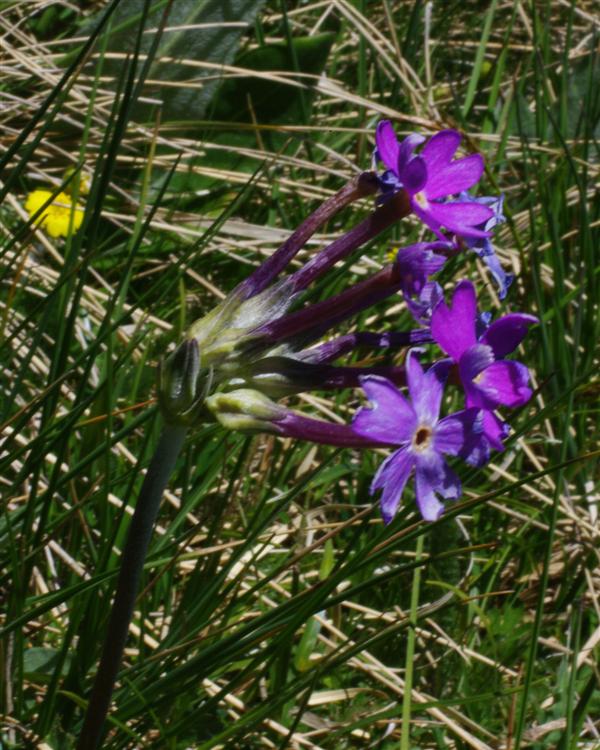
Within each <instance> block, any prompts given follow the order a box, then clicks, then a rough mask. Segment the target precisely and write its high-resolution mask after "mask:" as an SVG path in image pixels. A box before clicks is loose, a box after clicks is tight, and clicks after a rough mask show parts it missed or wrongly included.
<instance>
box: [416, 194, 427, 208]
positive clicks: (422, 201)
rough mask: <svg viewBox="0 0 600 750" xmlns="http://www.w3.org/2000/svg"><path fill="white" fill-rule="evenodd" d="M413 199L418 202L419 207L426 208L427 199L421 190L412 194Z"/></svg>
mask: <svg viewBox="0 0 600 750" xmlns="http://www.w3.org/2000/svg"><path fill="white" fill-rule="evenodd" d="M413 198H414V200H415V201H416V202H417V203H418V205H419V206H420V207H421V208H427V206H428V205H429V201H428V200H427V198H426V197H425V193H424V192H423V191H422V190H421V191H420V192H418V193H415V194H414V195H413Z"/></svg>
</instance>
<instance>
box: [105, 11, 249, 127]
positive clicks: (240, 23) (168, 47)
mask: <svg viewBox="0 0 600 750" xmlns="http://www.w3.org/2000/svg"><path fill="white" fill-rule="evenodd" d="M263 3H264V0H230V2H227V3H223V2H220V1H219V0H174V2H173V4H172V7H171V9H170V11H169V14H168V18H167V23H166V26H165V29H164V32H163V34H162V38H161V41H160V43H159V45H158V50H157V53H156V56H155V58H154V60H153V61H152V63H151V65H150V70H149V73H148V76H147V79H146V84H145V86H144V89H143V92H142V96H143V97H144V98H150V99H152V100H155V101H156V102H157V103H159V104H160V111H161V120H162V121H163V122H165V121H173V120H179V121H180V120H186V121H189V120H198V119H202V117H204V114H205V112H206V108H207V106H208V104H209V102H210V101H211V99H212V97H213V95H214V92H215V90H216V89H217V87H218V85H219V82H220V80H221V77H222V69H221V66H222V65H227V64H229V63H231V61H232V60H233V57H234V55H235V53H236V50H237V48H238V46H239V43H240V39H241V37H242V34H243V33H244V32H245V31H246V30H247V28H248V27H249V25H250V24H251V23H252V22H253V21H254V19H255V17H256V15H257V13H258V12H259V10H260V8H261V7H262V5H263ZM144 5H145V3H144V0H127V1H126V2H122V3H121V4H120V6H119V8H118V9H117V11H116V13H115V19H114V22H113V24H112V29H111V32H110V38H109V40H108V45H107V60H105V71H104V72H105V73H107V74H108V75H112V76H114V77H115V79H117V78H118V76H119V73H120V69H121V67H122V65H123V61H124V59H125V56H126V55H127V54H128V53H131V52H133V49H134V46H135V38H136V33H137V30H138V27H139V24H140V23H143V24H144V29H145V30H144V37H143V40H142V46H141V52H142V55H143V54H145V53H148V52H149V51H150V49H151V46H152V44H153V41H154V36H155V34H156V33H158V28H159V27H160V24H161V21H162V18H163V14H164V12H165V7H166V5H167V3H166V2H165V0H161V1H160V2H155V3H152V5H151V8H150V12H149V13H148V14H147V15H146V18H144ZM117 53H118V54H120V55H122V57H121V58H120V59H118V60H115V59H114V55H115V54H117ZM111 55H112V59H111ZM156 106H157V105H153V104H148V103H144V102H138V103H137V104H136V106H135V109H134V113H133V114H134V118H135V119H146V118H148V117H149V116H150V115H151V114H152V111H153V110H154V109H155V108H156Z"/></svg>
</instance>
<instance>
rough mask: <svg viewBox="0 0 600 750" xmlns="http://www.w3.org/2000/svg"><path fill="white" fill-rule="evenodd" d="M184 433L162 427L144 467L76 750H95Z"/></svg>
mask: <svg viewBox="0 0 600 750" xmlns="http://www.w3.org/2000/svg"><path fill="white" fill-rule="evenodd" d="M186 432H187V428H185V427H181V426H174V425H166V426H165V427H164V428H163V431H162V433H161V436H160V439H159V442H158V445H157V447H156V451H155V452H154V456H153V457H152V461H151V462H150V466H149V467H148V472H147V474H146V477H145V479H144V483H143V485H142V489H141V491H140V496H139V499H138V501H137V504H136V506H135V512H134V514H133V518H132V519H131V525H130V527H129V533H128V535H127V541H126V543H125V547H124V549H123V554H122V557H121V568H120V571H119V580H118V582H117V590H116V593H115V600H114V603H113V607H112V612H111V614H110V621H109V623H108V630H107V632H106V638H105V640H104V648H103V650H102V657H101V659H100V665H99V667H98V672H97V674H96V681H95V682H94V687H93V688H92V693H91V695H90V699H89V702H88V707H87V712H86V715H85V719H84V722H83V727H82V729H81V734H80V736H79V740H78V743H77V750H96V748H97V747H99V745H100V741H101V739H102V736H103V733H104V721H105V719H106V715H107V713H108V708H109V706H110V699H111V696H112V692H113V688H114V685H115V681H116V679H117V673H118V671H119V667H120V665H121V658H122V656H123V650H124V648H125V643H126V640H127V633H128V631H129V624H130V622H131V618H132V616H133V609H134V605H135V598H136V595H137V592H138V588H139V584H140V578H141V575H142V570H143V567H144V561H145V559H146V553H147V551H148V545H149V543H150V539H151V537H152V530H153V528H154V522H155V520H156V516H157V514H158V508H159V506H160V501H161V499H162V496H163V492H164V489H165V487H166V486H167V482H168V481H169V477H170V476H171V472H172V471H173V468H174V466H175V462H176V460H177V456H178V455H179V452H180V450H181V447H182V445H183V441H184V439H185V435H186Z"/></svg>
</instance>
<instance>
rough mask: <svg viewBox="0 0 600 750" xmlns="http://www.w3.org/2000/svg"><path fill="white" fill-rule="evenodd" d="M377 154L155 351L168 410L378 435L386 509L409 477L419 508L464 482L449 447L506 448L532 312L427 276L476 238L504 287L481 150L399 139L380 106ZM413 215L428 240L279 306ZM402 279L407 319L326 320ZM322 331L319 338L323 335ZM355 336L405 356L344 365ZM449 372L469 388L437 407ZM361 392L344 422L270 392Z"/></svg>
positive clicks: (257, 427)
mask: <svg viewBox="0 0 600 750" xmlns="http://www.w3.org/2000/svg"><path fill="white" fill-rule="evenodd" d="M375 140H376V148H375V151H374V162H375V163H376V164H380V163H381V164H383V167H384V169H383V170H382V171H379V172H377V171H372V172H365V173H363V174H361V175H359V176H358V177H356V178H354V179H352V180H351V181H350V182H349V183H348V184H346V185H345V186H344V187H342V189H341V190H340V191H339V192H338V193H337V194H336V195H334V196H333V197H332V198H330V199H329V200H327V201H326V202H325V203H324V204H323V205H321V206H320V207H319V208H318V209H317V210H316V211H315V212H314V213H313V214H312V215H311V216H309V217H308V218H307V219H306V220H305V221H304V222H303V223H302V224H301V225H300V226H299V227H298V229H296V231H295V232H294V233H293V234H292V235H291V236H290V237H289V239H288V240H287V241H286V242H285V243H284V244H283V245H282V246H281V247H280V248H279V249H278V250H277V251H276V252H275V253H274V254H273V255H272V256H271V257H270V258H268V259H267V260H266V261H265V262H264V263H263V264H262V265H261V266H260V267H259V268H257V269H256V270H255V271H254V272H253V273H252V274H251V275H250V276H249V277H248V278H247V279H246V280H245V281H243V282H242V283H241V284H240V285H239V286H238V287H237V288H236V289H234V290H233V291H232V292H231V293H230V294H229V296H228V297H227V298H226V299H225V300H224V301H223V302H222V303H221V304H220V305H219V306H218V307H216V308H215V309H214V310H213V311H212V312H210V313H209V314H208V315H206V316H205V317H204V318H202V319H201V320H199V321H197V322H196V323H194V324H193V325H192V326H191V328H190V329H189V331H188V333H187V335H186V338H185V340H184V342H183V343H182V344H181V345H180V346H179V347H178V348H177V349H176V350H175V352H174V353H173V354H172V355H171V356H170V357H169V358H168V359H167V360H166V361H165V363H164V364H163V367H162V368H161V374H160V379H159V400H160V404H161V406H162V410H163V413H164V415H165V417H166V419H167V421H168V422H171V423H175V424H184V425H193V424H194V423H196V422H197V421H198V420H202V419H210V418H212V419H216V420H218V421H219V422H220V423H221V424H222V425H223V426H225V427H226V428H228V429H234V430H252V431H264V432H269V433H273V434H276V435H281V436H286V437H295V438H301V439H304V440H310V441H313V442H316V443H322V444H328V445H335V446H347V447H354V448H369V447H384V446H389V447H390V448H392V449H393V452H392V453H391V454H390V455H389V456H388V457H387V458H386V459H385V460H384V461H383V463H382V464H381V466H380V467H379V470H378V471H377V473H376V475H375V477H374V479H373V482H372V485H371V492H373V493H375V492H377V491H381V511H382V515H383V518H384V520H385V522H389V521H391V520H392V518H393V517H394V514H395V512H396V510H397V508H398V505H399V503H400V500H401V497H402V494H403V491H404V488H405V487H406V484H407V483H408V482H409V480H411V478H413V477H414V488H415V497H416V502H417V505H418V508H419V510H420V512H421V514H422V516H423V518H425V519H426V520H430V521H431V520H435V519H437V518H438V517H439V515H440V514H441V513H442V512H443V509H444V504H443V501H444V500H455V499H457V498H458V497H459V496H460V494H461V484H460V480H459V478H458V477H457V475H456V474H455V473H454V471H453V470H452V469H451V468H450V467H449V466H448V464H447V463H446V458H445V457H446V456H458V457H459V458H460V459H462V460H463V461H465V462H466V463H467V464H470V465H474V466H481V465H483V464H484V463H485V462H486V461H488V460H489V456H490V452H491V451H492V450H497V451H501V450H502V449H503V441H504V439H505V438H506V437H507V435H508V432H509V427H508V425H507V423H506V422H505V421H504V418H503V416H502V415H501V413H500V412H499V410H501V409H514V408H516V407H519V406H522V405H523V404H525V403H526V402H527V401H528V399H529V398H530V397H531V389H530V387H529V372H528V370H527V367H526V366H525V365H523V364H521V363H520V362H516V361H514V360H511V359H507V358H506V357H507V355H509V354H511V353H512V352H513V351H514V350H515V349H516V347H517V346H518V345H519V343H520V342H521V341H522V340H523V338H524V336H525V335H526V333H527V331H528V328H529V326H530V325H532V324H534V323H536V322H537V321H536V318H534V317H533V316H532V315H528V314H524V313H510V314H507V315H504V316H503V317H500V318H498V319H497V320H495V321H493V322H490V316H489V315H487V314H483V313H478V311H477V299H476V293H475V287H474V286H473V284H472V283H471V282H470V281H468V280H464V279H463V280H460V281H458V283H457V284H456V285H455V287H454V290H453V291H451V292H450V294H449V295H448V298H449V301H448V302H447V301H446V299H445V295H444V292H443V290H442V288H441V286H440V285H439V284H438V283H437V282H436V281H435V280H432V278H431V277H432V276H434V275H435V274H436V273H438V272H439V271H440V270H441V269H442V267H443V266H444V264H445V263H446V261H447V260H448V258H450V257H454V256H456V255H457V254H458V253H461V252H467V251H468V252H474V253H476V254H477V255H478V256H479V257H481V258H482V259H483V261H484V262H485V263H486V264H487V266H488V268H489V270H490V272H491V274H492V276H493V278H494V279H495V281H496V283H497V285H498V294H499V297H500V299H503V298H504V297H505V296H506V292H507V289H508V286H509V285H510V283H511V280H512V277H511V276H509V275H508V274H506V273H504V271H503V269H502V267H501V265H500V263H499V261H498V258H497V257H496V254H495V252H494V248H493V246H492V244H491V236H492V230H493V228H494V227H495V226H496V225H497V224H499V223H500V222H502V221H503V220H504V217H503V215H502V199H501V198H497V197H489V196H484V197H475V196H474V195H472V194H470V193H469V192H468V191H469V190H471V189H472V188H474V186H475V185H476V184H477V183H478V182H479V180H480V178H481V175H482V173H483V169H484V163H483V158H482V157H481V156H480V155H479V154H471V155H469V156H463V157H462V158H455V156H456V152H457V150H458V147H459V144H460V141H461V137H460V135H459V133H457V132H456V131H455V130H443V131H441V132H438V133H436V134H435V135H434V136H432V137H431V138H429V139H428V140H427V139H425V138H424V137H423V136H421V135H417V134H413V135H409V136H408V137H407V138H405V139H404V140H403V141H399V140H398V139H397V137H396V135H395V133H394V131H393V128H392V125H391V123H390V122H388V121H384V122H381V123H379V125H378V127H377V132H376V136H375ZM366 196H374V197H375V199H376V200H375V207H374V208H373V210H372V212H371V213H370V215H368V216H367V217H366V218H365V219H364V220H363V221H361V222H360V223H359V224H357V225H356V226H355V227H353V228H352V229H350V231H348V232H346V233H345V234H343V235H342V236H340V237H338V238H337V239H336V240H334V241H333V242H332V243H331V244H329V245H328V246H327V247H325V248H324V249H322V250H321V251H320V252H319V253H318V254H316V255H315V256H314V257H312V258H311V259H310V260H309V261H308V262H306V264H305V265H304V266H302V267H300V268H299V269H298V270H295V271H294V272H292V273H287V274H286V273H285V271H286V269H287V268H288V266H289V264H290V261H291V260H292V259H293V258H294V256H295V255H296V254H297V253H298V251H299V250H300V249H301V248H302V247H303V246H304V245H305V244H306V242H307V240H308V239H309V238H310V237H311V236H312V235H313V234H314V233H315V232H316V231H317V230H318V229H319V228H320V227H321V226H323V224H324V223H325V222H327V221H328V220H329V219H331V218H332V217H333V216H334V215H335V214H336V213H337V212H339V211H340V210H341V209H342V208H344V207H345V206H347V205H349V204H350V203H352V202H353V201H355V200H357V199H360V198H364V197H366ZM409 214H413V215H414V216H416V217H417V218H418V219H419V220H420V221H421V222H422V223H423V225H424V229H425V232H426V233H430V238H429V240H427V241H422V242H418V243H416V244H412V245H409V246H408V247H404V248H401V249H400V250H399V251H398V252H397V254H396V255H395V257H394V259H393V261H392V262H390V263H389V264H388V265H387V266H385V267H384V268H383V269H382V270H380V271H379V272H377V273H375V274H373V275H372V276H370V277H368V278H366V279H365V280H363V281H360V282H359V283H357V284H355V285H354V286H352V287H350V288H348V289H346V290H345V291H343V292H342V293H340V294H338V295H336V296H334V297H331V298H329V299H326V300H324V301H322V302H319V303H316V304H312V305H308V306H304V307H301V308H300V309H296V310H293V311H290V310H291V309H292V306H293V305H294V302H295V301H296V300H297V299H298V297H299V296H300V295H301V294H302V293H303V292H304V291H305V290H306V289H307V287H309V285H310V284H312V283H313V282H314V281H316V280H317V279H319V278H320V277H322V275H323V274H324V273H326V272H327V271H328V269H330V268H331V267H332V266H334V265H335V264H336V263H337V262H339V261H341V260H343V259H344V258H346V257H347V256H348V255H349V254H350V253H352V252H354V251H355V250H357V249H358V248H360V247H361V246H363V245H364V244H365V243H367V242H370V241H371V240H373V238H375V237H376V236H377V235H379V234H380V233H381V232H383V231H384V230H385V229H387V228H389V227H390V226H391V225H392V224H394V223H395V222H397V221H399V220H401V219H403V218H405V217H407V216H408V215H409ZM398 293H400V294H402V295H403V296H404V298H405V300H406V303H407V306H408V309H409V311H410V312H411V314H412V317H413V319H414V325H413V326H412V328H410V329H409V330H392V331H386V332H380V331H358V332H355V333H349V334H345V335H338V336H336V335H335V334H334V335H333V336H331V331H332V329H335V327H336V326H337V325H338V324H339V323H341V322H342V321H345V320H347V319H349V318H351V317H352V316H354V315H355V314H356V313H358V312H360V311H361V310H364V309H365V308H367V307H370V306H371V305H373V304H374V303H376V302H379V301H380V300H382V299H384V298H386V297H389V296H391V295H395V294H398ZM327 334H329V336H330V337H329V338H328V340H325V341H323V337H324V336H325V335H327ZM358 349H371V350H378V349H379V350H381V349H388V350H390V349H393V350H402V349H404V350H406V352H407V353H406V357H405V359H404V362H405V364H404V365H403V366H388V367H384V366H369V367H357V366H347V365H346V366H345V365H343V364H338V360H339V359H340V358H341V357H342V356H343V355H347V354H349V353H351V352H353V351H355V350H358ZM448 383H452V385H453V387H456V386H458V387H460V388H461V390H462V391H463V393H464V408H463V409H460V410H458V411H455V412H454V413H451V414H446V415H445V416H442V415H441V412H442V411H443V402H444V389H445V388H446V385H447V384H448ZM357 387H360V388H362V389H363V390H364V393H365V395H366V398H367V399H368V402H369V403H368V404H367V405H366V406H364V407H363V408H361V409H359V411H358V412H357V414H356V415H355V416H354V419H353V420H352V422H351V424H346V425H344V424H333V423H329V422H326V421H323V420H320V419H314V418H311V417H309V416H306V415H304V414H301V413H299V412H297V411H295V410H293V409H291V408H289V407H288V406H286V405H283V404H282V403H280V402H278V401H277V399H279V398H281V397H283V396H289V395H293V394H297V393H300V392H302V391H309V390H316V389H318V390H327V389H340V388H357Z"/></svg>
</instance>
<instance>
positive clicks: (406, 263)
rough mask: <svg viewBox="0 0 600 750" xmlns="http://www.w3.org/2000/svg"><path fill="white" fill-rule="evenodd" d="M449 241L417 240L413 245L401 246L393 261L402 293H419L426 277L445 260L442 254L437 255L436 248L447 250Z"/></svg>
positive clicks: (435, 271) (436, 269) (437, 269)
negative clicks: (399, 278) (399, 279)
mask: <svg viewBox="0 0 600 750" xmlns="http://www.w3.org/2000/svg"><path fill="white" fill-rule="evenodd" d="M450 247H451V245H450V243H449V242H417V243H416V244H414V245H409V246H408V247H403V248H401V249H400V250H399V251H398V252H397V254H396V259H395V261H394V263H395V265H396V267H397V269H398V271H399V273H400V275H401V277H402V291H403V292H404V294H408V295H413V294H419V293H420V292H421V290H422V289H423V287H424V286H425V284H426V282H427V278H428V277H429V276H431V275H432V274H434V273H437V272H438V271H439V270H440V268H441V267H442V266H443V265H444V263H445V262H446V258H445V257H444V256H443V255H437V253H436V252H435V251H436V250H447V249H448V248H450Z"/></svg>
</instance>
